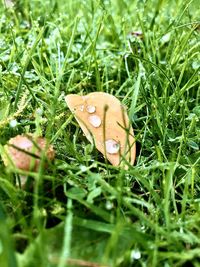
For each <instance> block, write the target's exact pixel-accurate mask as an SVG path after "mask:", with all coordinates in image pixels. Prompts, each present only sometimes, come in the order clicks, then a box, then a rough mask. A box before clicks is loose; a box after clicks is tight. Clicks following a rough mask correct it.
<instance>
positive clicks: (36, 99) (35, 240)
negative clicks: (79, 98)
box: [0, 0, 200, 267]
mask: <svg viewBox="0 0 200 267" xmlns="http://www.w3.org/2000/svg"><path fill="white" fill-rule="evenodd" d="M198 2H199V1H182V0H181V1H179V0H177V1H172V0H171V1H167V0H160V1H159V0H152V1H139V0H138V1H134V0H126V1H125V0H108V1H105V0H101V1H100V0H99V1H93V0H85V1H80V0H67V1H64V0H51V1H50V0H44V1H40V0H37V1H36V0H32V1H28V0H18V1H16V3H15V6H14V7H13V8H5V6H4V4H3V1H2V2H1V4H0V14H1V16H0V151H1V153H2V151H3V145H4V144H5V143H6V142H7V141H8V140H9V138H11V137H13V136H15V135H17V134H22V133H28V132H32V133H37V134H42V135H43V136H45V137H46V138H48V139H49V140H50V141H51V142H52V144H53V145H54V148H55V150H56V159H55V161H54V163H53V164H52V165H50V166H49V167H48V169H44V168H40V170H39V172H37V173H34V172H28V173H26V175H27V176H28V178H29V181H33V186H31V185H30V184H28V183H27V186H26V188H25V189H24V190H23V189H20V188H19V187H16V185H15V181H16V179H17V178H18V177H19V174H24V173H23V172H22V171H20V170H16V169H12V168H6V167H5V166H4V164H3V162H2V161H1V160H0V266H1V267H16V266H19V267H32V266H33V267H35V266H38V267H47V266H48V267H55V266H58V267H64V266H93V267H95V266H96V267H99V266H122V267H123V266H124V267H126V266H142V267H144V266H150V267H155V266H165V267H168V266H173V267H175V266H176V267H178V266H195V267H196V266H200V263H199V262H200V226H199V225H200V151H199V146H200V87H199V77H200V76H199V73H200V72H199V67H200V55H199V51H200V37H199V36H200V26H199V25H200V21H199V18H200V11H199V3H198ZM134 31H142V32H143V37H142V38H141V39H140V38H137V37H135V36H134V34H133V32H134ZM93 91H104V92H108V93H110V94H113V95H114V96H116V97H117V98H118V99H120V100H121V101H122V103H124V104H125V105H126V106H127V107H128V112H129V116H130V119H131V122H132V125H133V128H134V131H135V136H136V141H137V160H136V163H135V165H134V166H130V167H129V169H128V170H126V171H125V170H123V169H121V168H118V167H113V166H111V165H108V164H107V163H106V162H105V160H104V159H103V157H102V155H100V154H99V153H98V152H97V151H96V150H95V148H94V147H93V146H92V145H91V144H89V143H88V141H87V140H86V138H85V137H84V136H83V133H82V131H81V130H80V128H79V126H78V124H77V122H76V121H75V119H74V117H73V116H72V115H71V113H70V111H69V109H68V108H67V106H66V103H65V101H64V96H65V95H66V94H69V93H76V94H87V93H89V92H93ZM13 120H16V121H17V125H16V126H15V127H12V123H13ZM95 263H96V265H95Z"/></svg>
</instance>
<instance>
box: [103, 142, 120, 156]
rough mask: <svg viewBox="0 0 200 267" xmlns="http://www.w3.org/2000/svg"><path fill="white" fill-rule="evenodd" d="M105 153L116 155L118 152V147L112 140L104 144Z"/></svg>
mask: <svg viewBox="0 0 200 267" xmlns="http://www.w3.org/2000/svg"><path fill="white" fill-rule="evenodd" d="M105 145H106V151H107V152H108V153H109V154H117V153H118V152H119V148H120V145H119V143H118V142H116V141H115V140H113V139H109V140H107V141H106V142H105Z"/></svg>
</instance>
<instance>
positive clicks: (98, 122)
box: [88, 115, 101, 128]
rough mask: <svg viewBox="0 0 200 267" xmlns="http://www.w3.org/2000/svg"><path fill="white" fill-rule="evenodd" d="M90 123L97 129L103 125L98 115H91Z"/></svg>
mask: <svg viewBox="0 0 200 267" xmlns="http://www.w3.org/2000/svg"><path fill="white" fill-rule="evenodd" d="M88 120H89V123H90V124H92V126H94V127H95V128H97V127H99V126H100V125H101V119H100V117H99V116H97V115H91V116H89V118H88Z"/></svg>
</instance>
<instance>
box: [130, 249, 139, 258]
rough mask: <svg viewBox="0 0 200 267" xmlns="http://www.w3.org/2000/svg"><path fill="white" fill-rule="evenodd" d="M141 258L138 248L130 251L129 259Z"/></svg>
mask: <svg viewBox="0 0 200 267" xmlns="http://www.w3.org/2000/svg"><path fill="white" fill-rule="evenodd" d="M140 258H141V252H140V251H139V250H138V249H134V250H132V251H131V260H139V259H140Z"/></svg>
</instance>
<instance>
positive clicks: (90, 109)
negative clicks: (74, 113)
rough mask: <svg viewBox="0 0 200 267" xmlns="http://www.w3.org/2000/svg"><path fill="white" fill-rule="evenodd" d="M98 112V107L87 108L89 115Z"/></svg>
mask: <svg viewBox="0 0 200 267" xmlns="http://www.w3.org/2000/svg"><path fill="white" fill-rule="evenodd" d="M95 111H96V107H95V106H91V105H89V106H87V112H88V113H94V112H95Z"/></svg>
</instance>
